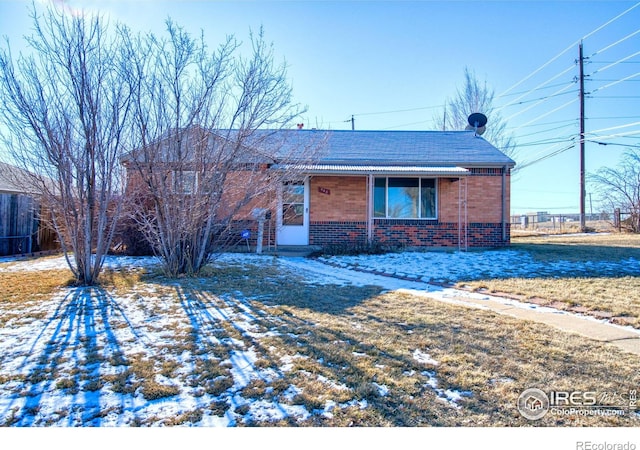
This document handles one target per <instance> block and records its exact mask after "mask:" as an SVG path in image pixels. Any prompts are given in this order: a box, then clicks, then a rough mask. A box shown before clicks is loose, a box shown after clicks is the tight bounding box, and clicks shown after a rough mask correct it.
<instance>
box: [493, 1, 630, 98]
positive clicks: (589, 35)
mask: <svg viewBox="0 0 640 450" xmlns="http://www.w3.org/2000/svg"><path fill="white" fill-rule="evenodd" d="M638 6H640V2H638V3H636V4H635V5H633V6H631V7H630V8H628V9H626V10H625V11H623V12H621V13H620V14H618V15H617V16H616V17H614V18H613V19H610V20H609V21H607V22H606V23H604V24H602V25H600V26H599V27H598V28H596V29H595V30H593V31H591V32H590V33H588V34H586V35H584V36H583V37H582V38H580V39H578V40H577V41H576V42H574V43H572V44H571V45H570V46H569V47H567V48H566V49H564V50H562V51H561V52H560V53H558V54H557V55H556V56H554V57H553V58H551V59H550V60H548V61H547V62H546V63H544V64H543V65H541V66H540V67H538V68H537V69H536V70H534V71H533V72H531V73H530V74H529V75H527V76H526V77H524V78H523V79H522V80H520V81H518V82H517V83H516V84H514V85H513V86H511V87H510V88H508V89H507V90H506V91H504V92H503V93H502V94H500V95H499V96H498V97H501V96H503V95H506V94H507V93H509V92H511V91H512V90H513V89H515V88H516V87H518V86H520V85H521V84H522V83H524V82H525V81H527V80H528V79H530V78H532V77H533V76H534V75H535V74H537V73H538V72H540V71H541V70H542V69H544V68H545V67H547V66H548V65H549V64H551V63H552V62H554V61H555V60H557V59H558V58H560V57H561V56H562V55H564V54H565V53H567V52H568V51H569V50H571V49H573V48H574V47H575V46H576V45H577V44H579V43H580V42H581V41H583V40H585V39H587V38H588V37H591V36H593V35H594V34H596V33H597V32H598V31H600V30H602V29H604V28H606V27H607V26H609V25H611V24H612V23H613V22H615V21H616V20H618V19H619V18H621V17H622V16H624V15H626V14H628V13H629V12H631V11H632V10H633V9H635V8H637V7H638Z"/></svg>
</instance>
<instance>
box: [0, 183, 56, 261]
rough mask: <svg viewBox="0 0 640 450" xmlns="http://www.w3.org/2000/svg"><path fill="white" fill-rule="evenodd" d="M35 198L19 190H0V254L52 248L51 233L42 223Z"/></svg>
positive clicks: (31, 251) (53, 240)
mask: <svg viewBox="0 0 640 450" xmlns="http://www.w3.org/2000/svg"><path fill="white" fill-rule="evenodd" d="M39 213H40V205H39V204H38V202H37V200H36V199H35V198H33V197H31V196H29V195H23V194H0V256H6V255H18V254H25V253H33V252H37V251H43V250H52V249H55V248H56V247H57V245H56V242H55V235H54V233H53V232H52V231H51V230H49V229H48V228H47V227H45V226H42V224H41V222H40V220H39Z"/></svg>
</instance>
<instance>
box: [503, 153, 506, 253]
mask: <svg viewBox="0 0 640 450" xmlns="http://www.w3.org/2000/svg"><path fill="white" fill-rule="evenodd" d="M506 241H507V166H504V167H503V168H502V243H503V245H506Z"/></svg>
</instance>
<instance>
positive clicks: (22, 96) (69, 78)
mask: <svg viewBox="0 0 640 450" xmlns="http://www.w3.org/2000/svg"><path fill="white" fill-rule="evenodd" d="M32 18H33V25H34V31H33V34H32V35H31V36H29V37H27V38H26V41H27V43H28V45H29V47H30V50H31V51H30V53H28V54H20V55H18V56H17V57H16V58H14V56H13V55H12V53H11V50H10V46H9V42H8V41H7V42H6V48H3V49H1V50H0V96H1V97H2V104H3V108H2V113H1V119H2V124H3V125H4V128H3V129H2V130H3V131H2V134H3V136H2V137H3V141H4V143H5V144H6V147H7V150H8V153H9V154H10V156H11V159H12V163H14V164H16V165H18V166H19V167H20V168H22V169H24V170H26V171H28V173H29V174H31V175H30V179H29V183H30V184H31V186H30V187H31V188H32V189H35V190H36V192H38V193H39V194H40V195H41V196H42V200H43V202H44V203H45V205H46V207H47V208H48V209H49V210H50V213H51V214H50V222H51V226H52V227H53V228H54V229H55V231H56V233H57V235H58V238H59V240H60V243H61V245H62V249H63V251H64V254H65V257H66V258H67V262H68V264H69V267H70V268H71V270H72V272H73V274H74V276H75V278H76V281H77V282H78V283H80V284H87V285H91V284H94V283H95V282H96V281H97V277H98V275H99V273H100V271H101V268H102V265H103V261H104V255H105V253H106V252H107V250H108V249H109V246H110V243H111V240H112V237H113V233H114V230H115V224H116V221H117V219H118V215H119V209H120V194H121V191H120V190H119V189H120V187H121V185H120V181H121V180H120V178H119V175H120V170H121V166H120V161H119V157H118V152H119V149H120V147H121V145H122V142H123V137H124V135H125V129H126V120H127V114H128V101H129V100H128V99H129V93H128V91H127V88H126V86H125V85H123V84H122V83H120V82H119V80H118V74H119V73H120V68H119V67H118V64H119V63H118V61H119V58H118V56H119V54H118V52H117V49H118V48H119V39H118V37H117V36H116V35H110V34H109V33H108V25H107V24H106V23H105V22H104V20H103V19H102V18H101V17H98V16H79V15H76V16H71V15H67V14H66V13H65V12H64V11H59V10H56V9H54V8H49V9H46V10H44V12H43V13H42V15H39V14H38V12H37V11H36V9H35V6H34V7H33V10H32Z"/></svg>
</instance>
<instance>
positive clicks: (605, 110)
mask: <svg viewBox="0 0 640 450" xmlns="http://www.w3.org/2000/svg"><path fill="white" fill-rule="evenodd" d="M28 4H29V3H27V2H22V1H17V0H13V1H7V0H4V1H2V2H0V30H1V31H0V33H1V34H3V35H7V36H8V37H9V38H10V41H11V43H12V46H13V47H14V48H18V47H19V46H20V45H21V36H22V35H24V34H26V33H28V29H29V27H30V21H29V18H28V15H27V5H28ZM67 4H68V5H69V7H71V8H83V7H89V8H93V9H99V10H100V11H101V12H103V13H105V14H107V15H109V16H110V17H111V18H112V19H113V20H118V21H121V22H124V23H126V24H127V25H129V26H130V27H132V28H133V29H134V30H135V29H139V30H149V29H151V30H154V31H161V30H162V28H163V22H164V20H165V19H166V18H167V17H171V18H172V19H173V20H174V21H176V22H177V23H179V24H181V25H182V26H184V27H185V28H186V29H187V30H190V31H191V32H193V33H194V34H198V33H200V31H201V30H203V31H204V35H205V38H206V39H207V41H208V42H209V43H210V44H211V45H216V44H217V43H219V42H221V40H222V39H223V38H224V36H226V35H229V34H233V35H235V36H236V37H237V38H239V39H240V40H244V41H246V40H247V37H248V33H249V30H250V29H253V30H257V29H258V28H259V27H260V26H263V27H264V31H265V35H266V38H267V40H268V41H271V42H273V44H274V48H275V52H276V54H277V55H278V57H280V58H282V59H284V60H286V62H287V64H288V66H289V69H288V73H289V78H290V80H291V83H292V85H293V89H294V95H295V100H296V101H297V102H299V103H301V104H303V105H306V106H307V108H308V111H307V112H306V113H305V114H304V116H303V119H302V121H303V122H304V123H305V127H307V128H308V127H319V128H332V129H349V128H350V127H351V123H350V118H351V115H354V117H355V127H356V129H392V130H393V129H397V130H402V129H411V130H429V129H434V126H435V125H434V122H433V117H434V115H435V114H437V113H438V111H440V110H441V109H440V108H441V105H443V104H444V102H445V101H446V99H447V98H448V97H452V96H453V95H454V93H455V90H456V88H458V87H461V85H462V82H463V71H464V68H465V67H469V68H470V69H471V70H472V71H474V72H475V74H476V76H477V78H478V79H480V80H481V81H485V80H486V82H487V84H488V85H489V86H490V87H491V88H492V89H493V90H494V91H495V94H496V99H495V101H494V104H495V106H497V107H502V108H501V109H500V113H501V115H502V116H503V118H504V119H507V125H508V127H509V129H510V131H511V132H512V133H513V134H514V135H515V138H516V140H517V142H518V143H519V144H520V148H519V153H518V155H517V157H516V162H517V163H518V165H520V166H525V164H529V165H528V166H527V167H523V168H522V169H521V170H520V171H519V172H518V173H517V174H516V175H514V177H513V180H512V213H521V212H526V211H549V212H552V213H561V212H577V211H578V205H579V196H578V192H579V159H578V147H577V145H576V146H574V147H573V148H571V149H568V150H566V151H564V152H561V153H560V154H558V155H556V156H553V157H549V158H547V159H543V160H541V161H537V160H538V159H540V158H543V157H544V156H546V155H549V154H552V153H553V152H555V151H559V150H563V149H564V148H566V147H568V146H570V145H571V144H572V143H574V141H572V139H576V138H577V135H578V116H579V105H578V85H577V84H575V83H573V80H574V77H576V76H577V75H578V69H577V65H576V64H575V60H576V58H577V56H578V45H577V43H578V41H579V40H580V39H581V38H583V37H584V38H585V39H584V54H585V56H587V57H590V59H589V60H587V61H588V63H587V64H586V66H585V73H586V74H588V75H591V76H590V77H588V78H587V84H586V87H585V90H586V91H587V92H592V94H591V95H589V96H588V98H587V100H586V117H587V120H586V131H587V133H593V134H588V138H589V139H590V140H594V141H598V142H604V143H607V144H609V145H607V146H603V145H598V144H596V143H592V142H588V143H587V145H586V168H587V172H593V171H595V170H597V169H598V168H599V167H601V166H603V165H609V166H615V165H616V164H617V163H618V161H619V158H620V156H621V155H622V153H623V152H624V150H625V147H624V146H623V145H639V144H640V107H639V106H638V105H640V54H639V55H635V53H637V52H639V51H640V32H639V33H638V34H634V32H637V31H638V30H640V4H639V3H638V2H637V1H615V0H606V1H588V0H587V1H584V0H582V1H578V0H575V1H573V0H565V1H523V0H512V1H491V0H489V1H378V2H368V1H294V0H292V1H234V2H231V1H151V0H119V1H118V0H105V1H99V2H97V1H88V0H84V1H78V0H71V1H68V2H67ZM637 4H638V6H637V7H635V8H633V7H634V6H635V5H637ZM625 11H626V12H625ZM623 13H624V14H623ZM617 16H620V17H618V18H616V17H617ZM618 41H620V42H619V43H617V44H615V43H616V42H618ZM612 44H615V45H612ZM628 56H631V57H630V58H629V59H625V58H627V57H628ZM626 78H628V79H627V80H626V81H623V80H625V79H626ZM636 122H638V123H636ZM488 126H491V117H489V124H488ZM622 133H627V134H623V135H620V134H622ZM628 133H631V134H628ZM619 144H623V145H619ZM587 192H592V190H591V188H590V187H588V188H587ZM588 200H589V199H588V198H587V212H589V206H590V204H589V201H588ZM593 200H594V211H595V212H597V211H598V208H597V204H596V202H595V201H596V198H595V196H594V197H593Z"/></svg>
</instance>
